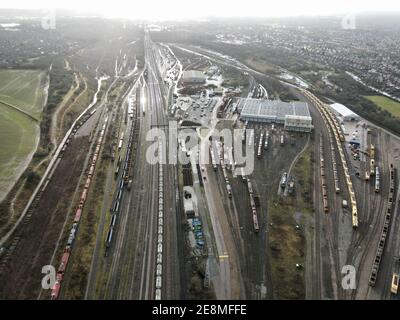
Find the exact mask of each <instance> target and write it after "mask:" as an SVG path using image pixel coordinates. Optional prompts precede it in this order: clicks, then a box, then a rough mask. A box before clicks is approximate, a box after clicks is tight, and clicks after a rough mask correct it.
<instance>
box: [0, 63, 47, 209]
mask: <svg viewBox="0 0 400 320" xmlns="http://www.w3.org/2000/svg"><path fill="white" fill-rule="evenodd" d="M45 77H46V76H45V73H44V72H40V71H31V70H0V100H3V101H5V102H7V103H9V104H12V105H15V106H16V107H18V108H20V109H22V110H24V111H25V112H27V113H29V114H30V115H32V116H34V117H35V118H40V116H41V113H42V109H43V103H44V99H45V94H44V90H43V89H44V85H45ZM39 132H40V131H39V123H38V122H36V121H33V120H32V119H30V118H29V117H28V116H27V115H25V114H23V113H21V112H19V111H17V110H15V109H12V108H11V107H9V106H6V105H4V104H1V103H0V141H1V144H0V201H1V200H2V199H3V198H4V196H5V195H6V193H7V192H8V190H9V189H10V188H11V187H12V185H13V184H14V182H15V181H16V180H17V178H18V177H19V175H20V173H22V172H23V170H24V169H25V167H26V166H27V165H28V163H27V162H29V158H30V155H32V154H33V152H34V151H35V149H36V145H37V141H38V138H39Z"/></svg>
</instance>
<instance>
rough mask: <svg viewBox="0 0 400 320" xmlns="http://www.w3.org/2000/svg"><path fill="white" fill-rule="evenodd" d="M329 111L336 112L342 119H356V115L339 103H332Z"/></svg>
mask: <svg viewBox="0 0 400 320" xmlns="http://www.w3.org/2000/svg"><path fill="white" fill-rule="evenodd" d="M330 107H331V109H332V110H333V111H336V112H337V113H339V114H340V115H341V116H343V117H348V116H350V117H353V116H354V117H358V115H357V114H355V113H354V112H353V111H351V110H350V109H349V108H347V107H346V106H345V105H343V104H341V103H332V104H331V105H330Z"/></svg>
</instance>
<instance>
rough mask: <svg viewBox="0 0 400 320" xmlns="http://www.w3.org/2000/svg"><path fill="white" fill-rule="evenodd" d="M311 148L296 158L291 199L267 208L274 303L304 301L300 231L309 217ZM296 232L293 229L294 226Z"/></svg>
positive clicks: (303, 241) (302, 236)
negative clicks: (293, 189) (275, 301)
mask: <svg viewBox="0 0 400 320" xmlns="http://www.w3.org/2000/svg"><path fill="white" fill-rule="evenodd" d="M311 159H312V144H310V145H309V146H308V147H307V149H306V150H305V152H304V153H303V154H302V155H301V156H300V157H299V159H298V161H297V163H296V164H295V167H294V168H293V171H292V174H293V175H294V177H295V192H294V194H293V196H290V195H289V196H288V197H280V196H275V198H274V199H272V201H270V204H269V206H268V210H269V217H270V222H271V224H272V225H271V226H270V229H269V241H270V249H271V271H272V278H273V279H274V280H273V286H274V294H275V296H276V298H278V299H304V298H305V282H304V269H303V268H302V267H301V268H296V264H300V265H301V266H304V265H305V256H306V255H305V251H306V239H305V234H304V231H303V227H302V221H303V219H304V216H308V215H311V214H312V213H313V205H312V164H311ZM297 225H299V226H300V228H299V229H297V228H296V226H297Z"/></svg>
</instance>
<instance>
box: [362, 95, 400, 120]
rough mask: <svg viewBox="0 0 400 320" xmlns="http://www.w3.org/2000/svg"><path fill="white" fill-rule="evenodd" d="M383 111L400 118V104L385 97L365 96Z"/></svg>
mask: <svg viewBox="0 0 400 320" xmlns="http://www.w3.org/2000/svg"><path fill="white" fill-rule="evenodd" d="M365 98H366V99H368V100H370V101H372V102H373V103H375V104H376V105H377V106H378V107H380V108H381V109H382V110H386V111H388V112H390V113H391V114H392V115H394V116H395V117H400V103H399V102H396V101H394V100H392V99H389V98H387V97H384V96H365Z"/></svg>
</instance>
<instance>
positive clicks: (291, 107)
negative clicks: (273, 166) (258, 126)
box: [237, 98, 313, 132]
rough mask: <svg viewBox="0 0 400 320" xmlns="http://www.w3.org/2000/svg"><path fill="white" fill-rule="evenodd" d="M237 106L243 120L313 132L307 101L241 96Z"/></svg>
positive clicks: (289, 129) (290, 129)
mask: <svg viewBox="0 0 400 320" xmlns="http://www.w3.org/2000/svg"><path fill="white" fill-rule="evenodd" d="M237 108H238V110H239V112H240V118H241V119H242V120H243V121H253V122H268V123H278V124H283V125H284V126H285V130H288V131H302V132H311V130H312V129H313V125H312V118H311V115H310V110H309V109H308V104H307V103H305V102H299V101H293V102H283V101H278V100H265V99H253V98H240V99H239V101H238V104H237Z"/></svg>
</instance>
